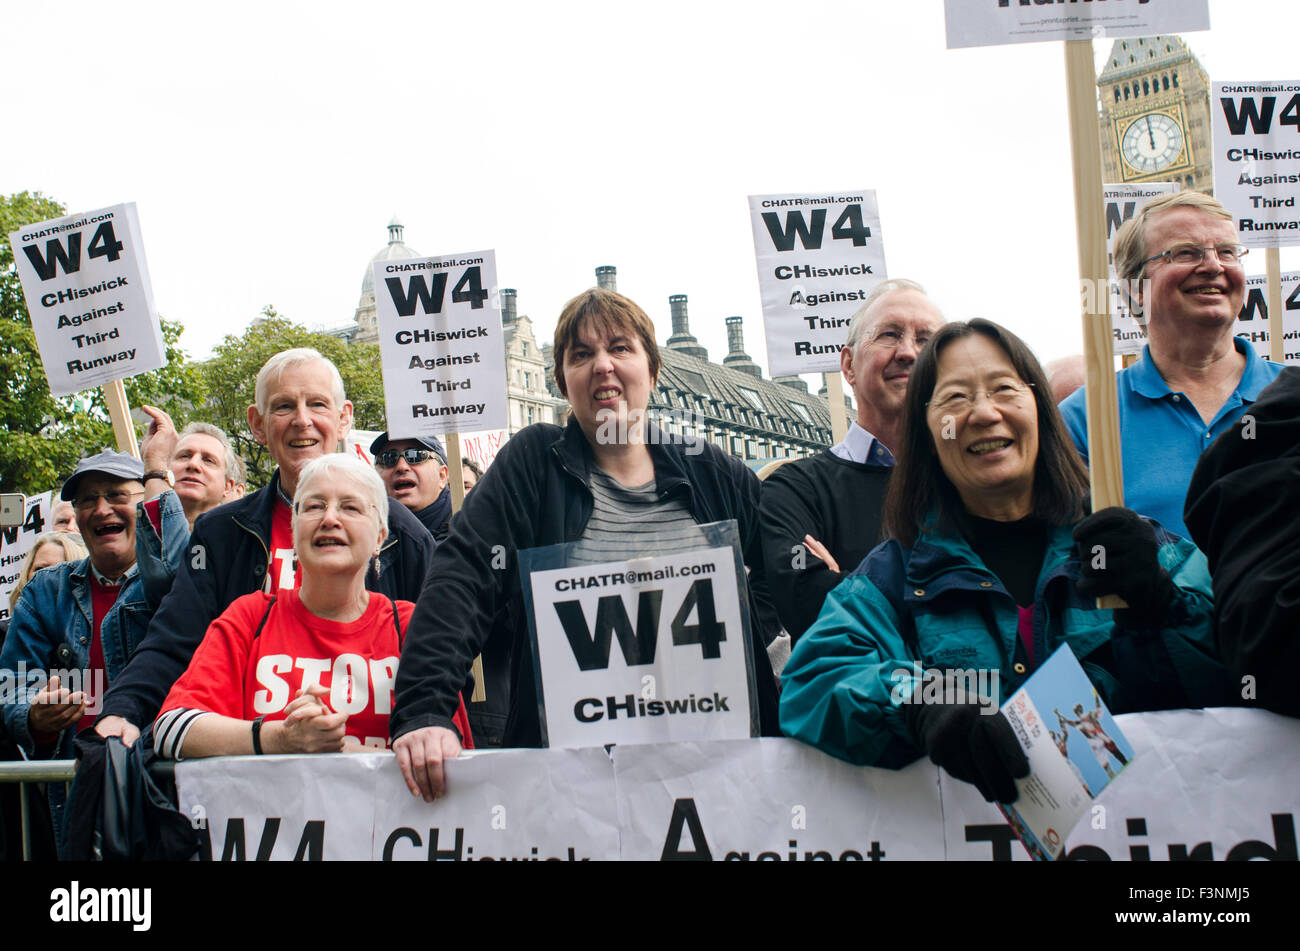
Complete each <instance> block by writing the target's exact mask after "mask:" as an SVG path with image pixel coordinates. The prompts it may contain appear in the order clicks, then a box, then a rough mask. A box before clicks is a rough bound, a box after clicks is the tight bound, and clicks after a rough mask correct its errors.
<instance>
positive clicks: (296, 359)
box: [254, 347, 348, 416]
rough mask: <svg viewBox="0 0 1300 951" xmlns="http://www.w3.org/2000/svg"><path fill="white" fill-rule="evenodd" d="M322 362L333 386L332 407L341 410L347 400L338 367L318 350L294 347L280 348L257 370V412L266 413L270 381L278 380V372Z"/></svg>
mask: <svg viewBox="0 0 1300 951" xmlns="http://www.w3.org/2000/svg"><path fill="white" fill-rule="evenodd" d="M317 362H319V363H323V364H325V366H327V367H329V371H330V377H331V380H330V382H331V384H332V387H333V397H334V408H335V409H339V410H341V409H342V408H343V404H344V403H346V402H347V399H348V398H347V394H346V393H345V392H344V391H343V377H342V376H340V375H339V368H338V367H336V366H335V365H334V361H333V360H331V359H329V358H328V357H326V356H324V355H323V354H322V353H321V352H320V351H319V350H313V349H312V348H311V347H294V348H293V349H292V350H281V351H280V352H279V353H277V354H276V355H275V356H273V357H271V359H269V360H267V361H266V363H265V364H263V366H262V369H260V370H258V371H257V385H256V387H255V389H254V400H255V402H256V404H257V412H258V414H259V415H261V416H265V415H266V404H267V401H268V400H269V399H270V398H271V381H272V380H279V378H280V374H281V373H283V372H284V371H285V370H287V369H289V367H293V366H299V365H300V364H303V363H317Z"/></svg>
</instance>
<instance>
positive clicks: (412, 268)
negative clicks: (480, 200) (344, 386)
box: [374, 251, 506, 439]
mask: <svg viewBox="0 0 1300 951" xmlns="http://www.w3.org/2000/svg"><path fill="white" fill-rule="evenodd" d="M374 268H375V274H374V276H375V310H376V315H377V317H378V320H379V350H380V355H381V357H382V362H383V367H384V400H385V402H386V404H387V406H388V432H389V435H390V436H391V437H392V438H394V439H403V438H408V437H416V436H441V435H446V434H447V433H454V432H476V431H478V430H483V429H503V428H504V427H505V426H506V370H505V345H504V343H503V340H502V333H501V305H500V302H499V301H498V300H497V299H496V279H497V274H496V255H495V254H494V253H493V252H492V251H473V252H470V253H468V254H454V255H448V256H446V257H439V258H411V259H408V260H404V261H376V262H375V265H374Z"/></svg>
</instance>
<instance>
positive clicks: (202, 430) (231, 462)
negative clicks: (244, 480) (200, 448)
mask: <svg viewBox="0 0 1300 951" xmlns="http://www.w3.org/2000/svg"><path fill="white" fill-rule="evenodd" d="M195 433H198V434H199V435H202V436H211V437H212V438H213V439H215V440H216V441H217V442H219V443H221V448H222V449H223V450H225V453H226V460H225V462H226V478H227V479H236V480H237V477H238V476H239V467H240V465H241V464H242V463H241V462H240V459H239V455H238V453H236V452H235V448H234V447H233V446H232V445H230V439H229V438H228V437H227V436H226V434H225V432H224V431H222V430H221V429H220V428H219V427H217V426H213V425H212V424H211V423H204V422H200V421H197V420H196V421H195V422H192V423H190V424H189V425H187V426H186V427H185V428H184V429H182V430H181V434H180V437H179V438H178V439H177V441H176V445H177V446H179V445H180V440H181V439H184V438H185V437H186V436H193V435H194V434H195Z"/></svg>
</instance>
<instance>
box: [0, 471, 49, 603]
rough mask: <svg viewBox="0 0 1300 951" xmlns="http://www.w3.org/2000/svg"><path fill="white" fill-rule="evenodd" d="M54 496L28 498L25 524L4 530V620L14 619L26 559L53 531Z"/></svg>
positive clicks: (0, 567)
mask: <svg viewBox="0 0 1300 951" xmlns="http://www.w3.org/2000/svg"><path fill="white" fill-rule="evenodd" d="M52 495H53V493H52V492H42V493H41V494H40V495H29V496H27V498H26V500H24V503H23V505H24V509H23V523H22V524H21V525H8V526H6V527H4V528H3V529H0V619H3V618H7V617H9V615H10V611H9V592H10V591H12V590H13V589H14V585H15V584H17V583H18V573H19V572H20V571H21V570H22V567H23V559H24V558H25V557H26V556H27V553H28V552H29V551H31V550H32V543H33V542H35V541H36V536H37V535H40V534H41V533H42V532H48V531H53V527H52V526H51V525H50V505H51V502H50V498H51V496H52Z"/></svg>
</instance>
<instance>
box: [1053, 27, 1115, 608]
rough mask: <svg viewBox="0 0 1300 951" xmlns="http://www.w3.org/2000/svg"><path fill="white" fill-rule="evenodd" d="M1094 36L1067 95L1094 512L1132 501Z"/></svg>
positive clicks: (1076, 59)
mask: <svg viewBox="0 0 1300 951" xmlns="http://www.w3.org/2000/svg"><path fill="white" fill-rule="evenodd" d="M1094 70H1095V66H1094V63H1093V54H1092V40H1091V39H1087V40H1067V41H1066V42H1065V79H1066V97H1067V99H1068V101H1069V116H1070V144H1071V146H1072V150H1073V154H1074V216H1075V227H1076V230H1077V234H1078V242H1079V289H1080V292H1081V293H1080V299H1081V303H1082V316H1083V356H1084V361H1085V365H1086V370H1085V373H1086V375H1085V379H1086V381H1087V392H1086V393H1085V399H1086V404H1085V405H1086V408H1087V413H1088V473H1089V479H1090V480H1091V483H1092V508H1093V511H1094V512H1095V511H1097V510H1098V509H1103V508H1106V507H1108V506H1111V505H1123V504H1124V470H1123V457H1122V455H1121V451H1120V437H1119V397H1118V395H1117V392H1116V389H1115V370H1114V366H1115V362H1114V357H1113V356H1112V349H1111V347H1112V344H1111V341H1112V335H1111V324H1110V293H1109V284H1108V280H1107V271H1106V218H1105V207H1106V206H1105V202H1104V200H1103V198H1102V181H1101V133H1100V130H1099V127H1098V123H1097V89H1096V76H1095V73H1094ZM1097 606H1098V607H1101V608H1115V607H1124V602H1123V600H1122V599H1121V598H1118V597H1116V596H1113V595H1108V596H1106V597H1103V598H1098V599H1097Z"/></svg>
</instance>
